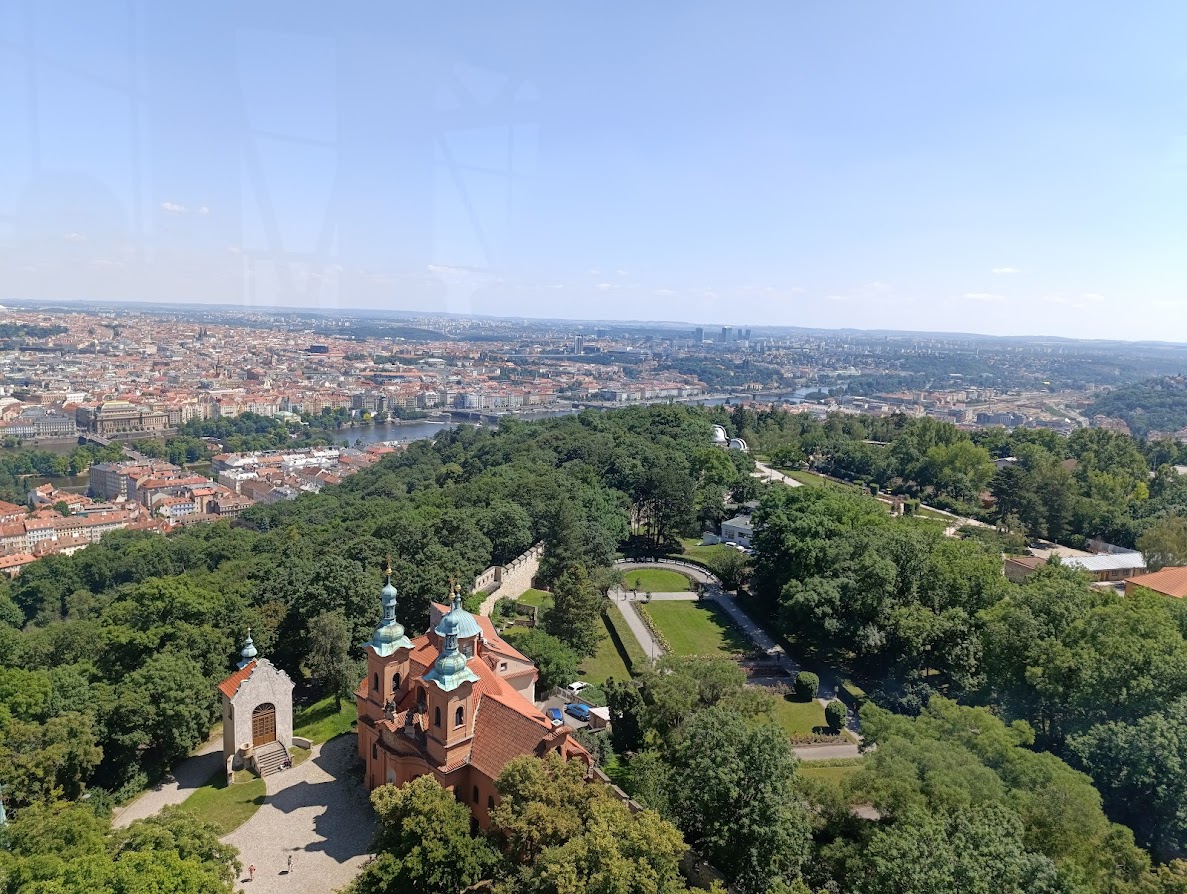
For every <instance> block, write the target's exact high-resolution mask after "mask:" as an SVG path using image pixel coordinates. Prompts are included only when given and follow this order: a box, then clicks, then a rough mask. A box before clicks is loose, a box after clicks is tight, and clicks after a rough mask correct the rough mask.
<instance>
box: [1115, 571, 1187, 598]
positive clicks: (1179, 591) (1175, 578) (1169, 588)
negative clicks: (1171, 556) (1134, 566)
mask: <svg viewBox="0 0 1187 894" xmlns="http://www.w3.org/2000/svg"><path fill="white" fill-rule="evenodd" d="M1125 583H1126V584H1133V585H1134V586H1135V587H1146V588H1147V589H1150V590H1154V591H1155V592H1156V593H1162V594H1163V595H1165V596H1174V597H1176V598H1178V599H1182V598H1183V597H1184V596H1187V567H1183V566H1173V567H1170V568H1163V569H1162V570H1161V571H1153V572H1151V573H1150V574H1138V575H1135V576H1134V577H1130V578H1126V580H1125Z"/></svg>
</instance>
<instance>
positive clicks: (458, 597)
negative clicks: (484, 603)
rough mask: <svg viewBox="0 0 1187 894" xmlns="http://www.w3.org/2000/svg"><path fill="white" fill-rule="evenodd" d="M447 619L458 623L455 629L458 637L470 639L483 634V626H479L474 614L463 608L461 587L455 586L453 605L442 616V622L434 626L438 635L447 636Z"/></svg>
mask: <svg viewBox="0 0 1187 894" xmlns="http://www.w3.org/2000/svg"><path fill="white" fill-rule="evenodd" d="M447 619H452V620H453V623H454V624H455V625H456V627H455V629H456V632H457V637H458V639H470V638H471V637H474V636H481V635H482V628H481V627H479V626H478V622H477V621H476V620H474V616H473V615H472V614H470V613H469V612H468V611H466V610H465V609H464V608H462V590H461V587H456V586H455V587H454V592H453V607H452V608H451V609H450V610H449V611H448V612H447V613H446V614H445V616H444V617H442V618H441V621H440V623H438V624H437V626H436V627H435V628H433V632H434V633H436V634H437V635H438V636H445V622H446V620H447Z"/></svg>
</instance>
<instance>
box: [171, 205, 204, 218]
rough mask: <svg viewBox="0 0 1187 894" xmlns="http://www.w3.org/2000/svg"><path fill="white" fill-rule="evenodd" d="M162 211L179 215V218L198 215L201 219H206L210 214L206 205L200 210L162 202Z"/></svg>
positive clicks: (200, 207) (199, 208)
mask: <svg viewBox="0 0 1187 894" xmlns="http://www.w3.org/2000/svg"><path fill="white" fill-rule="evenodd" d="M161 210H162V211H164V212H165V213H166V214H177V215H179V216H180V215H184V214H197V215H198V216H200V217H205V216H206V215H207V214H209V213H210V209H209V208H207V207H206V206H205V205H201V206H199V207H198V208H187V207H186V206H185V205H182V204H181V203H180V202H161Z"/></svg>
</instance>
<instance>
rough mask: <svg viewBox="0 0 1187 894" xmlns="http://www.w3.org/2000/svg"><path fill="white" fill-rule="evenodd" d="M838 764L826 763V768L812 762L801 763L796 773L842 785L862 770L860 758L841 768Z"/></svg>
mask: <svg viewBox="0 0 1187 894" xmlns="http://www.w3.org/2000/svg"><path fill="white" fill-rule="evenodd" d="M838 763H840V762H839V761H837V762H828V761H826V762H825V766H817V765H815V764H813V763H812V762H811V761H801V762H800V765H799V766H798V767H796V773H798V774H799V775H801V776H803V777H805V778H806V779H822V780H826V781H828V782H835V783H837V784H840V783H842V782H844V781H845V780H846V779H847V778H849V777H850V776H852V775H853V774H854V773H856V772H857V771H858V770H860V769H861V758H860V757H857V758H853V759H852V760H851V761H850V762H847V763H845V764H843V765H841V766H836V765H835V764H838Z"/></svg>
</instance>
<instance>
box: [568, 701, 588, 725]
mask: <svg viewBox="0 0 1187 894" xmlns="http://www.w3.org/2000/svg"><path fill="white" fill-rule="evenodd" d="M565 713H566V714H572V715H573V716H574V717H576V718H577V719H578V720H583V721H585V722H587V723H588V722H589V705H587V704H584V703H582V702H573V703H572V704H569V705H565Z"/></svg>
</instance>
